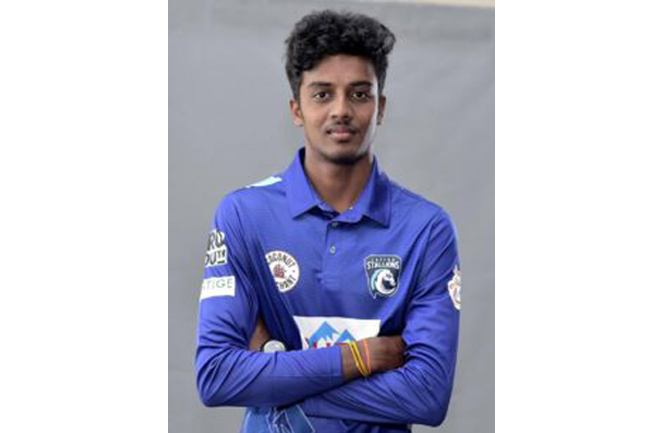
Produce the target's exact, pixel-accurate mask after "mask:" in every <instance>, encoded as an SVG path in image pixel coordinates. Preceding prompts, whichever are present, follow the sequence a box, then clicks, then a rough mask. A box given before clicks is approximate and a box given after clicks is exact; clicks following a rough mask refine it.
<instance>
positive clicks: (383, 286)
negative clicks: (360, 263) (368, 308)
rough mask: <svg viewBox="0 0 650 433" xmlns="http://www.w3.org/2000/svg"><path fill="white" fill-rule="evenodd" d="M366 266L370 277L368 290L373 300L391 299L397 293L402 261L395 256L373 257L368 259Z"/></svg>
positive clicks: (376, 255)
mask: <svg viewBox="0 0 650 433" xmlns="http://www.w3.org/2000/svg"><path fill="white" fill-rule="evenodd" d="M364 266H365V268H366V276H367V277H368V288H369V289H370V294H371V295H372V297H373V298H375V299H376V298H377V296H383V297H389V296H393V295H394V294H395V292H397V287H398V286H399V274H400V271H401V270H402V259H401V258H399V257H398V256H394V255H378V254H375V255H372V256H368V257H366V260H365V263H364Z"/></svg>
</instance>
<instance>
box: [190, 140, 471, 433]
mask: <svg viewBox="0 0 650 433" xmlns="http://www.w3.org/2000/svg"><path fill="white" fill-rule="evenodd" d="M303 160H304V148H303V149H300V150H299V151H298V152H297V154H296V156H295V158H294V160H293V162H292V164H291V165H290V166H289V168H288V169H287V170H286V171H284V172H283V173H280V174H278V175H275V176H271V177H269V178H268V179H266V180H264V181H261V182H259V183H257V184H254V185H251V186H249V187H246V188H242V189H239V190H236V191H234V192H232V193H230V194H228V195H227V196H226V197H225V198H224V199H223V200H222V202H221V203H220V205H219V207H218V208H217V211H216V213H215V217H214V225H213V227H212V230H211V232H210V234H209V237H208V248H207V252H206V256H205V270H204V280H203V284H202V288H201V294H200V304H199V320H198V322H199V323H198V347H197V352H196V360H195V366H196V378H197V386H198V391H199V394H200V397H201V399H202V401H203V403H204V404H205V405H207V406H244V407H248V409H247V411H246V414H245V417H244V420H243V424H242V431H243V432H267V431H268V432H285V431H286V432H325V433H327V432H332V433H334V432H337V433H338V432H359V433H361V432H363V433H370V432H373V433H379V432H382V433H387V432H403V431H410V424H413V423H417V424H427V425H432V426H436V425H439V424H440V423H441V422H442V421H443V419H444V417H445V414H446V412H447V407H448V405H449V399H450V396H451V391H452V384H453V378H454V369H455V364H456V351H457V344H458V327H459V319H460V268H459V259H458V251H457V241H456V235H455V229H454V227H453V224H452V222H451V220H450V218H449V216H448V215H447V214H446V213H445V212H444V211H443V210H442V209H441V208H440V207H439V206H437V205H436V204H433V203H431V202H429V201H427V200H425V199H424V198H422V197H420V196H418V195H416V194H414V193H412V192H410V191H408V190H406V189H405V188H403V187H401V186H399V185H397V184H395V183H394V182H392V181H391V180H390V179H389V178H388V177H387V176H386V174H385V173H383V172H382V170H381V169H380V167H379V165H378V163H377V160H376V158H374V160H373V166H372V172H371V175H370V177H369V180H368V181H367V183H366V185H365V187H364V189H363V190H362V192H361V194H360V196H359V198H358V200H357V201H356V203H355V204H354V205H353V206H352V207H351V208H350V209H348V210H346V211H345V212H343V213H338V212H336V211H335V210H334V209H332V208H331V207H330V206H328V205H327V203H325V202H324V201H323V200H322V199H321V198H320V197H319V196H318V194H317V193H316V191H315V190H314V189H313V187H312V186H311V184H310V182H309V180H308V178H307V176H306V174H305V171H304V168H303ZM258 316H261V317H262V318H263V320H264V322H265V324H266V326H267V328H268V330H269V333H270V334H271V336H272V338H274V339H277V340H281V341H283V342H284V343H285V345H286V347H287V351H286V352H276V353H261V352H258V351H251V350H249V349H248V342H249V340H250V338H251V336H252V334H253V332H254V329H255V324H256V322H257V318H258ZM381 335H401V336H402V338H403V340H404V342H405V343H406V362H405V364H404V365H403V366H402V367H400V368H398V369H395V370H392V371H388V372H383V373H374V374H372V375H371V376H370V377H368V378H359V379H356V380H353V381H349V382H347V383H346V382H345V380H344V378H343V375H342V366H341V349H340V345H341V344H343V343H346V342H349V341H351V340H362V339H365V338H370V337H375V336H381Z"/></svg>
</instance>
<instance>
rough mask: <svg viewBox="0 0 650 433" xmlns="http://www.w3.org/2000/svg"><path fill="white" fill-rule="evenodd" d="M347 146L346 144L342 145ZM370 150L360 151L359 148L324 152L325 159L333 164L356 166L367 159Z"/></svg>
mask: <svg viewBox="0 0 650 433" xmlns="http://www.w3.org/2000/svg"><path fill="white" fill-rule="evenodd" d="M341 145H345V144H341ZM369 150H370V149H365V150H363V151H362V150H360V149H359V148H358V147H353V148H350V149H334V151H332V152H324V153H323V154H322V155H323V157H324V158H325V159H326V160H327V161H328V162H330V163H332V164H338V165H354V164H356V163H357V162H359V161H360V160H362V159H363V158H365V157H366V155H367V154H368V152H369Z"/></svg>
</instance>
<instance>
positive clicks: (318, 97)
mask: <svg viewBox="0 0 650 433" xmlns="http://www.w3.org/2000/svg"><path fill="white" fill-rule="evenodd" d="M328 96H329V93H328V92H324V91H323V92H316V93H314V94H313V95H312V98H313V99H315V100H317V101H323V100H325V99H327V97H328Z"/></svg>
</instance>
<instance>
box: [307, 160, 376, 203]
mask: <svg viewBox="0 0 650 433" xmlns="http://www.w3.org/2000/svg"><path fill="white" fill-rule="evenodd" d="M304 167H305V173H306V174H307V177H308V178H309V180H310V181H311V184H312V186H313V187H314V189H315V190H316V192H318V195H319V196H320V197H321V198H322V199H323V200H324V201H325V203H327V204H328V205H329V206H330V207H331V208H333V209H335V210H336V211H337V212H339V213H343V212H345V211H346V210H347V209H349V208H350V207H351V206H352V205H354V203H355V202H356V201H357V199H358V198H359V195H361V191H362V190H363V188H364V186H365V185H366V183H367V182H368V178H369V177H370V174H371V172H372V154H371V153H370V152H368V154H367V155H365V156H364V157H363V158H361V159H360V160H358V161H357V162H355V163H354V164H350V165H347V164H336V163H332V162H328V161H323V160H318V159H316V157H315V156H314V155H312V153H311V152H309V149H306V151H305V161H304Z"/></svg>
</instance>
